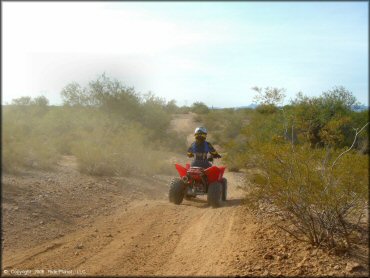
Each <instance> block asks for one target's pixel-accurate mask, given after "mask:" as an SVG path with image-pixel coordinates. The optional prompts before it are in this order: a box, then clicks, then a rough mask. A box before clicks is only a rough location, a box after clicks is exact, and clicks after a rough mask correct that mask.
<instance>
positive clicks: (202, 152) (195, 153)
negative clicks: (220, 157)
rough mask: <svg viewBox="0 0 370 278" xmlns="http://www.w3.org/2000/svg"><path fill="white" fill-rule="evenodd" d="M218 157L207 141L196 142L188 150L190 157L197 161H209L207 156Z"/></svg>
mask: <svg viewBox="0 0 370 278" xmlns="http://www.w3.org/2000/svg"><path fill="white" fill-rule="evenodd" d="M208 153H210V154H211V155H212V156H214V155H217V154H218V153H217V151H216V150H215V149H214V148H213V146H212V145H211V143H209V142H207V141H195V142H193V143H192V144H191V146H190V147H189V149H188V157H194V160H195V161H207V154H208Z"/></svg>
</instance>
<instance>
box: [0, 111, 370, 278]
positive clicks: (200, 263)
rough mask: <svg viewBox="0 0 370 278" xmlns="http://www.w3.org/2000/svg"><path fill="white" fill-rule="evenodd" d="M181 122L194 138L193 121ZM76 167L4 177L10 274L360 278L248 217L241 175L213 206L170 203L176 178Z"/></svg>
mask: <svg viewBox="0 0 370 278" xmlns="http://www.w3.org/2000/svg"><path fill="white" fill-rule="evenodd" d="M177 117H178V118H176V119H175V120H174V121H175V122H176V121H177V124H175V126H176V127H181V128H180V130H181V131H182V132H185V133H186V132H188V131H190V132H192V130H193V128H194V125H195V123H194V122H193V121H192V116H189V115H179V116H177ZM179 123H182V126H181V125H180V124H179ZM176 159H177V158H176ZM178 159H179V160H181V159H180V157H179V158H178ZM184 161H185V160H183V161H182V162H184ZM180 162H181V161H180ZM218 163H221V162H218ZM76 167H77V165H76V161H75V158H74V157H64V158H63V160H62V161H61V163H60V165H59V168H58V169H57V171H56V173H39V172H30V173H28V174H26V175H24V176H21V177H14V176H5V177H4V179H3V196H4V200H3V201H4V203H3V217H4V219H3V227H4V236H3V238H4V241H3V245H2V248H3V262H2V263H3V264H2V267H3V274H8V275H11V274H17V271H18V272H19V271H26V270H30V271H33V272H32V274H35V271H36V270H41V271H44V275H45V274H46V275H59V276H61V275H124V276H126V275H160V276H167V275H191V276H194V275H212V276H213V275H307V274H309V275H323V274H333V275H342V274H344V273H345V274H346V275H351V273H352V274H354V275H358V274H359V273H358V272H352V270H351V271H350V270H349V268H348V263H349V262H348V260H346V259H338V258H337V257H330V256H329V255H327V254H324V253H323V252H322V251H320V250H316V249H315V250H314V249H310V248H308V247H307V246H306V245H302V244H301V243H298V242H297V241H295V240H294V239H292V238H290V237H289V235H287V234H283V233H282V232H281V231H278V230H275V229H274V227H269V226H268V225H267V224H263V223H261V222H260V221H259V220H261V219H259V218H257V217H256V216H254V215H253V214H251V213H249V212H247V211H246V209H245V207H244V206H242V205H241V200H242V197H243V191H241V190H240V189H238V186H242V185H243V184H244V182H243V179H244V174H243V173H230V172H226V177H227V179H228V184H229V192H228V194H229V198H228V199H229V200H228V201H227V202H225V203H224V206H223V207H221V208H217V209H213V208H211V207H209V206H208V205H207V203H206V200H205V198H197V199H195V200H194V201H186V200H184V202H183V203H182V204H181V205H174V204H171V203H169V201H168V184H169V181H170V179H171V178H172V177H171V176H166V175H156V176H153V177H119V178H99V179H98V178H93V177H89V176H84V175H82V174H80V173H78V171H77V168H76ZM350 263H355V262H350ZM4 271H7V273H5V272H4ZM363 271H365V273H366V269H365V270H364V269H363ZM18 274H19V273H18Z"/></svg>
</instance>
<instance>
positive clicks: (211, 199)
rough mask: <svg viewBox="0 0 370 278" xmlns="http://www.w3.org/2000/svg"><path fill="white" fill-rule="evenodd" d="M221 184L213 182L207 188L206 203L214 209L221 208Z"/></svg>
mask: <svg viewBox="0 0 370 278" xmlns="http://www.w3.org/2000/svg"><path fill="white" fill-rule="evenodd" d="M221 195H222V183H219V182H214V183H211V184H210V185H209V186H208V194H207V201H208V204H209V205H211V206H212V207H214V208H218V207H220V206H221V197H222V196H221Z"/></svg>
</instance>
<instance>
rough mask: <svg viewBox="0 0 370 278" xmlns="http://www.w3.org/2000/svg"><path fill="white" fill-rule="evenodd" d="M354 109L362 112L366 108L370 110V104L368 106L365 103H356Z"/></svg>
mask: <svg viewBox="0 0 370 278" xmlns="http://www.w3.org/2000/svg"><path fill="white" fill-rule="evenodd" d="M352 110H353V111H356V112H361V111H364V110H369V106H366V105H363V104H360V105H354V106H353V107H352Z"/></svg>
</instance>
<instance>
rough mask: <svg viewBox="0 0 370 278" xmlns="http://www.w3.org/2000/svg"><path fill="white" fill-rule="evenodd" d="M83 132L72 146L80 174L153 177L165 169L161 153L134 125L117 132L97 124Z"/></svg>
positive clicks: (119, 129)
mask: <svg viewBox="0 0 370 278" xmlns="http://www.w3.org/2000/svg"><path fill="white" fill-rule="evenodd" d="M85 133H86V135H85V136H83V138H84V139H83V140H80V141H78V142H75V143H74V144H73V147H72V153H73V154H74V155H75V156H76V157H77V158H78V165H79V169H80V171H81V172H83V173H87V174H90V175H97V176H112V175H128V174H153V173H156V172H161V171H163V169H164V167H166V165H164V162H162V161H163V159H164V157H163V154H162V153H160V152H159V151H154V150H153V149H152V148H151V146H149V145H148V144H147V142H146V140H147V139H146V136H145V133H144V132H143V130H142V129H140V128H138V127H137V126H135V125H127V126H124V127H119V128H118V130H114V128H112V127H111V126H108V125H105V126H104V125H100V126H96V127H94V129H93V130H92V131H91V132H85Z"/></svg>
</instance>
